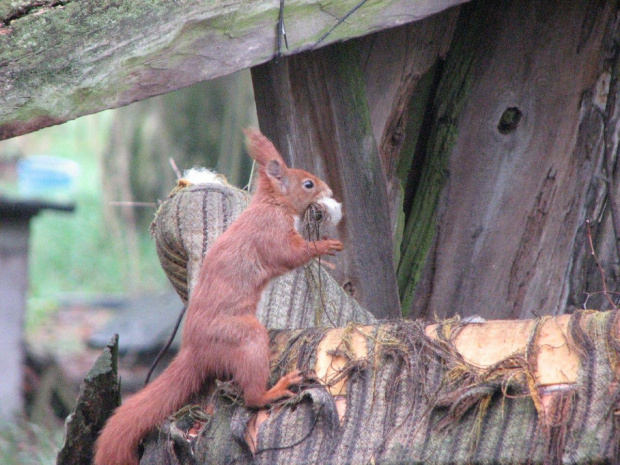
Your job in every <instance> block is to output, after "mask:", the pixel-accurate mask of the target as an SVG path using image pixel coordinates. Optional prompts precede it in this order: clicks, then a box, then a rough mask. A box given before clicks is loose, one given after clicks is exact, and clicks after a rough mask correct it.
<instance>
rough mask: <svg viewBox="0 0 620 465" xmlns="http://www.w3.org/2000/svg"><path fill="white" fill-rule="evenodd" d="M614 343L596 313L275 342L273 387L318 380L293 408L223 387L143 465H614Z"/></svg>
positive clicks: (287, 336)
mask: <svg viewBox="0 0 620 465" xmlns="http://www.w3.org/2000/svg"><path fill="white" fill-rule="evenodd" d="M619 335H620V320H619V319H618V312H607V313H605V312H597V311H589V312H578V313H576V314H574V315H570V316H569V315H563V316H560V317H557V318H552V317H548V318H541V319H538V320H529V321H482V320H475V321H470V322H469V323H468V322H465V321H459V320H458V319H452V320H447V321H442V322H440V323H439V325H431V326H427V327H426V328H424V326H423V324H422V323H421V322H414V321H410V320H400V321H393V322H388V323H385V324H379V325H372V326H364V327H360V326H354V325H351V326H349V327H347V328H336V329H333V330H330V331H328V332H327V333H326V332H324V331H321V330H317V329H306V330H304V331H294V332H290V331H282V332H279V333H277V334H276V335H275V336H274V338H273V340H272V348H273V350H272V355H273V360H272V362H273V363H272V367H276V368H275V370H274V373H273V379H274V380H275V379H277V378H278V376H279V375H280V373H282V372H286V371H288V370H290V369H292V368H293V367H297V368H300V369H302V370H306V372H307V373H309V374H312V373H313V372H314V373H315V374H316V377H315V378H312V377H311V378H310V379H308V380H307V381H306V382H305V383H304V385H303V386H301V387H300V392H299V394H298V395H297V396H295V397H294V398H291V399H287V400H285V401H282V402H279V403H277V404H276V405H273V406H272V408H270V409H261V410H259V411H258V412H256V411H255V410H250V409H246V408H244V406H243V404H242V402H240V401H239V400H238V399H237V401H235V400H234V398H235V396H234V394H233V393H234V392H235V390H234V389H231V388H230V386H228V387H226V386H225V385H221V386H220V388H219V389H220V390H219V392H216V393H214V394H208V395H206V397H205V398H204V399H205V400H204V402H203V403H202V408H200V407H198V406H197V405H192V406H188V407H186V408H184V409H182V410H181V411H179V412H178V413H177V414H175V415H174V420H172V421H171V423H168V422H167V423H165V424H164V425H163V428H164V432H163V433H162V434H153V435H151V437H150V440H149V441H147V443H146V445H145V450H146V451H147V452H146V453H145V455H144V456H143V459H142V463H143V465H148V464H156V463H164V462H165V463H179V464H188V465H189V464H190V463H199V464H202V463H254V462H261V463H306V462H307V463H325V462H329V463H335V464H348V463H368V462H372V461H373V460H374V461H376V462H377V463H412V462H423V463H426V462H430V461H432V462H433V463H456V464H460V463H463V464H465V463H483V462H484V463H506V464H508V463H533V464H543V463H562V462H571V463H615V461H617V457H618V450H617V444H618V438H619V437H618V434H619V433H618V430H617V424H616V420H615V417H616V416H617V415H618V403H617V402H618V400H619V399H620V397H619V396H620V391H619V389H618V384H617V381H618V379H617V378H618V373H617V366H616V365H617V363H616V362H617V357H618V347H617V345H616V344H614V341H616V340H617V338H618V336H619ZM222 394H224V395H222ZM190 450H192V451H194V454H193V459H190V458H188V457H189V455H190V454H189V451H190Z"/></svg>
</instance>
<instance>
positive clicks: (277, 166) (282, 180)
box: [265, 158, 289, 191]
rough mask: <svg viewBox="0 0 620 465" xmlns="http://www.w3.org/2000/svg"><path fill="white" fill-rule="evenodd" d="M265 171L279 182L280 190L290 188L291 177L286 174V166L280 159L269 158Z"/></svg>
mask: <svg viewBox="0 0 620 465" xmlns="http://www.w3.org/2000/svg"><path fill="white" fill-rule="evenodd" d="M265 173H266V174H267V176H269V177H270V178H271V179H272V180H273V181H275V182H276V183H277V184H278V186H279V187H280V190H282V191H286V190H288V186H289V179H288V176H287V174H286V166H283V165H282V163H280V161H279V160H277V159H275V158H274V159H272V160H269V161H268V162H267V164H266V165H265Z"/></svg>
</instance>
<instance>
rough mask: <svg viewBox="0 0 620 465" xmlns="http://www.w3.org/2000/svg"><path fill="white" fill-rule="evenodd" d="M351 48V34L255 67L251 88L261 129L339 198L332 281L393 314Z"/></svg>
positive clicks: (376, 172) (385, 240)
mask: <svg viewBox="0 0 620 465" xmlns="http://www.w3.org/2000/svg"><path fill="white" fill-rule="evenodd" d="M358 47H359V44H358V43H357V42H355V41H351V42H348V43H346V44H336V45H332V46H329V47H326V48H324V49H321V50H316V51H313V52H307V53H304V54H298V55H294V56H292V57H287V58H285V59H281V60H280V61H279V62H270V63H267V64H265V65H262V66H258V67H255V68H253V69H252V80H253V83H254V94H255V98H256V107H257V113H258V120H259V123H260V127H261V130H262V132H263V133H264V134H265V135H266V136H267V137H268V138H269V139H270V140H272V141H273V143H274V145H275V146H276V147H277V148H278V149H279V150H280V152H281V153H282V155H283V156H284V158H285V160H286V161H287V162H288V163H290V164H291V166H294V167H296V168H302V169H305V170H308V171H310V172H313V173H316V174H317V175H318V176H319V177H321V178H322V179H324V180H325V181H326V182H327V183H328V184H329V185H330V187H331V188H332V189H333V191H334V194H335V196H336V197H337V198H338V199H340V200H341V201H342V202H343V204H344V209H345V217H344V220H343V221H342V222H341V224H340V226H339V232H340V236H341V239H343V242H344V243H345V252H344V253H342V254H339V256H338V257H336V258H335V259H334V260H333V261H334V262H335V263H336V264H337V267H336V272H335V273H334V276H335V278H336V280H337V281H338V282H339V283H340V284H341V285H342V286H343V287H345V289H347V290H348V291H349V292H350V293H351V294H352V295H353V297H355V299H356V300H357V301H358V302H359V303H360V304H361V305H362V306H363V307H365V308H367V309H368V310H369V311H371V312H373V313H374V315H375V316H377V317H379V318H388V317H397V316H399V315H400V305H399V299H398V291H397V288H396V275H395V270H394V262H393V252H392V251H393V246H392V234H391V227H390V218H389V208H388V198H387V190H386V184H385V177H384V176H383V171H382V168H381V161H380V159H379V153H378V150H377V145H376V142H375V140H374V136H373V132H372V127H371V123H370V117H369V112H368V105H367V100H366V95H365V87H364V79H363V74H362V72H361V68H360V65H359V58H360V55H359V48H358Z"/></svg>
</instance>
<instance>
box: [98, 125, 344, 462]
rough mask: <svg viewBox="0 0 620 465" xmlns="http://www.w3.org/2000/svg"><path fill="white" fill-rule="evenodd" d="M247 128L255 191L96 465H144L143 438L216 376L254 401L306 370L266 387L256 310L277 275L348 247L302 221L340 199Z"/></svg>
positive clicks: (110, 429) (117, 419) (265, 347)
mask: <svg viewBox="0 0 620 465" xmlns="http://www.w3.org/2000/svg"><path fill="white" fill-rule="evenodd" d="M245 134H246V136H247V145H248V151H249V153H250V155H251V156H252V158H254V160H256V162H257V164H258V168H259V174H258V188H257V190H256V193H255V194H254V196H253V198H252V201H251V202H250V205H249V206H248V208H247V209H246V210H245V211H244V212H243V213H242V214H241V215H240V216H239V218H237V220H236V221H234V222H233V224H232V225H231V226H230V227H229V228H228V229H227V230H226V231H225V232H224V233H223V234H222V235H221V236H220V237H219V238H218V239H217V240H216V241H215V242H214V243H213V245H212V247H211V248H210V249H209V251H208V252H207V254H206V255H205V257H204V260H203V262H202V267H201V269H200V273H199V276H198V280H197V282H196V285H195V287H194V290H193V293H192V295H191V297H190V300H189V306H188V308H187V317H186V321H185V326H184V328H183V339H182V343H181V348H180V349H179V353H178V354H177V356H176V357H175V358H174V360H173V361H172V362H171V363H170V365H169V366H168V367H167V368H166V369H165V370H164V371H163V373H162V374H161V375H159V377H157V378H156V379H155V380H154V381H153V382H152V383H151V384H149V385H147V386H146V387H145V388H144V389H142V390H141V391H140V392H138V393H137V394H135V395H134V396H133V397H131V398H130V399H129V400H128V401H126V402H124V403H123V405H122V406H120V407H119V408H118V409H117V410H116V411H115V412H114V414H113V415H112V417H111V418H110V419H109V420H108V421H107V423H106V425H105V427H104V429H103V431H102V433H101V435H100V436H99V438H98V440H97V443H96V445H95V461H94V464H95V465H137V464H138V461H139V458H138V446H139V443H140V440H141V439H142V438H143V437H144V436H145V434H146V433H148V432H149V431H150V430H152V429H154V428H155V427H157V426H158V425H159V424H161V423H162V422H163V421H164V420H165V419H166V418H167V417H168V416H169V415H171V414H172V413H174V412H175V411H177V410H178V409H180V408H181V407H183V405H185V403H186V402H187V401H188V400H189V399H190V397H191V396H192V395H193V394H196V393H198V392H199V391H200V389H201V387H202V385H203V383H204V382H205V381H206V380H207V379H208V378H220V379H221V378H222V377H226V378H231V379H232V380H233V382H235V383H236V384H237V385H238V386H239V387H240V388H241V390H242V392H243V397H244V399H245V405H246V406H249V407H264V406H265V405H267V404H269V403H271V402H273V401H275V400H277V399H279V398H282V397H290V396H292V395H293V393H292V392H291V391H290V390H289V387H290V386H291V385H295V384H299V383H300V382H301V381H302V376H301V373H300V372H299V371H293V372H291V373H289V374H287V375H285V376H283V377H282V378H280V380H279V381H278V382H277V383H276V384H275V386H273V387H272V388H271V389H269V390H267V388H266V386H267V382H268V380H269V355H270V348H269V336H268V333H267V329H266V328H265V327H264V326H263V325H262V324H261V323H260V322H259V321H258V320H257V319H256V316H255V314H256V307H257V305H258V302H259V300H260V298H261V293H262V292H263V290H264V288H265V286H266V285H267V284H268V283H269V281H270V280H271V279H272V278H275V277H276V276H279V275H281V274H283V273H286V272H287V271H290V270H293V269H295V268H297V267H299V266H301V265H303V264H305V263H307V262H308V261H310V260H311V259H313V258H315V257H319V256H321V255H333V254H334V253H335V252H337V251H341V250H343V245H342V243H341V242H340V241H338V240H335V239H324V240H320V241H316V242H307V241H306V240H305V239H304V238H303V237H302V236H301V235H300V234H299V232H298V231H297V230H296V224H297V223H299V218H300V215H302V214H303V213H304V212H305V211H306V209H307V208H308V207H309V206H310V205H311V204H312V203H317V202H318V203H322V202H327V203H328V204H332V205H333V203H335V201H334V200H333V199H332V191H331V189H330V188H329V187H328V186H327V184H325V183H324V182H323V181H321V180H320V179H318V178H317V177H315V176H313V175H312V174H310V173H308V172H306V171H302V170H298V169H292V168H288V167H287V166H286V164H285V163H284V160H283V159H282V157H281V156H280V154H279V153H278V151H277V150H276V148H275V147H274V146H273V144H272V143H271V142H270V141H269V140H268V139H267V138H266V137H265V136H263V135H262V134H261V133H260V132H259V131H258V130H253V129H249V130H246V131H245ZM337 205H338V207H339V204H337Z"/></svg>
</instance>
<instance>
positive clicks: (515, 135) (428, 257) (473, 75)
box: [399, 0, 617, 318]
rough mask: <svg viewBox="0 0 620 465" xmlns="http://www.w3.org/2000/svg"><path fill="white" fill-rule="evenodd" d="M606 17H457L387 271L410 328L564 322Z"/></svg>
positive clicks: (591, 156)
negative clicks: (435, 320)
mask: <svg viewBox="0 0 620 465" xmlns="http://www.w3.org/2000/svg"><path fill="white" fill-rule="evenodd" d="M616 8H617V7H614V4H613V3H610V2H601V1H598V0H591V1H588V2H581V1H577V0H573V1H570V2H562V3H561V4H560V2H555V1H543V0H540V1H534V2H529V3H528V4H527V6H524V4H523V3H522V2H518V1H509V2H502V4H501V5H499V4H497V3H496V2H493V1H481V2H477V3H472V4H470V5H467V6H464V7H462V8H461V12H462V16H461V18H460V22H459V26H458V27H457V32H456V34H455V39H454V42H453V44H452V49H451V52H450V56H449V58H448V60H447V62H446V64H445V67H444V69H443V77H442V81H441V83H440V85H439V89H438V92H437V95H436V100H435V107H434V112H435V113H434V117H433V124H434V130H433V134H432V135H431V139H430V140H429V143H428V149H427V151H426V157H427V158H426V165H427V166H426V168H425V169H426V170H427V171H426V174H425V175H423V178H422V181H421V182H422V184H420V186H419V187H418V191H417V193H416V197H417V199H415V200H414V206H413V208H412V210H411V211H410V213H409V215H410V216H409V224H408V230H407V234H406V238H405V240H406V241H407V243H406V244H404V245H403V246H404V250H405V253H404V254H403V259H402V260H401V264H400V269H399V270H400V272H399V283H400V286H401V287H400V289H401V293H402V294H401V295H402V296H403V299H404V303H403V307H404V308H405V309H406V310H412V313H413V315H416V316H422V315H433V314H437V315H439V316H442V317H443V316H448V315H454V314H460V315H475V314H479V315H481V316H484V317H486V318H527V317H532V316H533V315H534V314H552V315H553V314H559V313H562V312H564V309H565V305H566V297H567V294H568V287H569V282H568V281H569V280H568V275H569V273H570V272H571V268H572V266H573V264H572V259H573V257H572V254H573V247H574V243H575V239H576V237H577V234H578V230H579V228H580V226H581V225H582V224H583V220H584V217H583V215H584V206H585V204H586V194H587V192H588V190H589V188H590V184H591V183H592V182H595V178H593V177H594V176H595V174H596V172H597V167H598V166H599V160H600V156H601V151H600V145H597V144H598V143H597V137H598V136H597V133H598V129H597V127H596V123H595V122H594V121H593V120H591V121H590V122H588V121H583V123H584V124H582V118H583V117H584V115H588V114H591V113H592V111H591V108H592V102H593V99H594V97H595V96H596V95H597V91H596V88H597V81H598V80H599V75H600V74H601V72H602V71H603V67H604V63H605V58H606V55H605V54H606V52H605V50H607V49H608V48H607V47H608V44H609V43H610V40H609V37H608V36H606V34H608V35H609V34H613V30H614V29H613V27H614V22H613V21H614V18H615V14H616ZM511 115H512V116H513V117H514V116H515V115H519V118H513V120H512V123H511V121H510V118H509V116H511ZM534 312H535V313H534Z"/></svg>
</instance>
